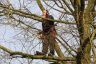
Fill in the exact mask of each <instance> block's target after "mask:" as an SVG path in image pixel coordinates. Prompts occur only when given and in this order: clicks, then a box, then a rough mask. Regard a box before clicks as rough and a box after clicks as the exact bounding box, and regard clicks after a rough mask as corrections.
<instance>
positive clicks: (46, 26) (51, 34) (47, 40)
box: [36, 10, 56, 55]
mask: <svg viewBox="0 0 96 64" xmlns="http://www.w3.org/2000/svg"><path fill="white" fill-rule="evenodd" d="M43 17H44V18H50V19H54V18H53V16H52V15H49V13H48V11H47V10H44V11H43ZM42 29H43V31H42V36H41V38H42V42H43V44H42V45H43V46H42V47H43V49H42V53H40V52H38V51H37V52H36V54H37V55H39V54H44V55H45V54H47V53H48V48H49V50H50V53H49V55H54V42H52V40H55V38H56V30H55V26H54V22H51V21H46V20H43V22H42Z"/></svg>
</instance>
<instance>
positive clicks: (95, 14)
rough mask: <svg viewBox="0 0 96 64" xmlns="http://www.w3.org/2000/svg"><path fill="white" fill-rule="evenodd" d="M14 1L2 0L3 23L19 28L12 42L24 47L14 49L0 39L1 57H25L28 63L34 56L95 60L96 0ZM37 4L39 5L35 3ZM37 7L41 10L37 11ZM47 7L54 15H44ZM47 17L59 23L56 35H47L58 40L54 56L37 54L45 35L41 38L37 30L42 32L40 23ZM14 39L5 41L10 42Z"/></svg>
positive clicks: (69, 62)
mask: <svg viewBox="0 0 96 64" xmlns="http://www.w3.org/2000/svg"><path fill="white" fill-rule="evenodd" d="M14 2H15V0H14V1H13V0H12V1H11V0H0V19H1V22H0V24H1V25H3V26H11V27H13V29H14V30H15V31H16V30H17V31H18V34H15V36H14V38H15V39H14V38H13V40H14V41H15V42H14V41H13V42H12V45H14V44H15V45H17V46H16V49H18V48H21V50H17V51H15V50H12V49H13V48H10V47H9V48H8V47H6V46H4V45H3V44H2V43H1V44H0V59H3V58H5V57H6V58H7V60H5V61H6V62H8V61H9V63H10V62H11V60H12V59H13V58H15V59H23V60H25V59H26V60H28V61H27V63H28V64H31V63H33V60H34V59H43V60H45V59H46V60H47V61H49V62H53V63H54V64H56V63H57V64H90V63H93V64H96V53H95V48H96V44H95V36H96V35H95V34H96V29H95V28H96V26H95V24H96V23H95V22H96V0H51V1H50V0H48V1H46V0H36V1H34V0H18V1H16V3H14ZM36 4H37V7H35V6H34V5H36ZM33 8H34V9H33ZM35 9H36V10H39V11H34V10H35ZM45 9H47V10H48V11H49V13H50V14H51V15H52V16H53V17H54V19H51V18H45V17H43V16H42V11H43V10H45ZM37 12H38V14H37ZM44 20H45V21H49V22H54V23H55V25H56V26H55V29H56V32H57V35H56V39H55V40H53V39H52V37H51V38H50V37H48V38H49V39H48V40H50V42H51V43H55V46H54V47H53V48H54V50H55V51H56V53H55V56H54V57H53V56H47V55H34V54H35V52H36V51H37V50H38V51H41V49H42V45H41V44H42V41H41V40H42V39H40V38H39V36H40V34H38V33H40V32H42V29H41V23H42V22H44ZM39 25H40V26H39ZM11 41H12V40H11ZM11 41H5V42H7V44H10V42H11ZM18 44H19V45H20V46H19V47H18ZM39 45H40V46H39ZM10 46H11V45H10ZM11 47H12V46H11ZM38 47H39V48H38ZM34 50H35V51H34ZM24 58H25V59H24ZM10 59H11V60H10ZM0 62H2V61H0ZM3 62H4V61H3ZM3 62H2V63H3ZM20 62H21V63H22V61H21V60H20ZM23 63H26V62H24V61H23Z"/></svg>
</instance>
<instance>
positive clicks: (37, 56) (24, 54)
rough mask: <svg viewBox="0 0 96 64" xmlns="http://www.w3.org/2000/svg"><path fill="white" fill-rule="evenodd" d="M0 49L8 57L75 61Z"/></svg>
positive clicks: (0, 46) (73, 59)
mask: <svg viewBox="0 0 96 64" xmlns="http://www.w3.org/2000/svg"><path fill="white" fill-rule="evenodd" d="M0 49H2V50H3V51H5V52H7V53H9V54H10V56H13V55H21V56H22V58H28V59H48V60H58V61H75V58H70V57H69V58H68V57H67V58H64V59H62V58H60V57H51V56H45V55H40V56H39V55H31V54H27V53H23V52H18V51H17V52H14V51H12V50H10V49H8V48H6V47H4V46H2V45H0Z"/></svg>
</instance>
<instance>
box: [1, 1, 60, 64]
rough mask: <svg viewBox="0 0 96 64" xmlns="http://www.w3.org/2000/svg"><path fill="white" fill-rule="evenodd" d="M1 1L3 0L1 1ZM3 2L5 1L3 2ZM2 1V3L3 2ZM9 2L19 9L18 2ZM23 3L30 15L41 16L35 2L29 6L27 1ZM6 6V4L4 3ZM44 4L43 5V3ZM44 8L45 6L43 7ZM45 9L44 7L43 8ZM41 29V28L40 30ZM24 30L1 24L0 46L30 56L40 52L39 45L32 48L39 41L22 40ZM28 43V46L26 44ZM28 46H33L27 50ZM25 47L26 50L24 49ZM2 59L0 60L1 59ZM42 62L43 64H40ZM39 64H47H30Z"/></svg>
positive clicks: (17, 60) (14, 60) (19, 61)
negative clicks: (29, 54)
mask: <svg viewBox="0 0 96 64" xmlns="http://www.w3.org/2000/svg"><path fill="white" fill-rule="evenodd" d="M2 1H3V0H2ZM4 1H5V0H4ZM4 1H3V2H4ZM10 2H11V3H12V5H13V6H14V7H15V8H16V9H18V7H19V5H18V4H20V3H19V2H18V0H10ZM25 2H26V3H24V5H25V6H26V5H27V7H28V9H29V10H30V11H31V12H32V13H34V14H37V15H42V13H41V11H40V9H39V7H38V5H37V4H36V1H32V2H31V3H32V5H31V4H29V5H28V3H30V2H27V0H25ZM5 4H6V3H5ZM22 4H23V2H22ZM43 4H44V3H43ZM44 6H45V5H44ZM45 7H46V6H45ZM46 8H48V7H46ZM50 13H51V15H53V16H54V15H55V18H56V17H58V16H59V15H58V13H57V12H52V11H50ZM37 25H38V26H37ZM34 26H35V27H37V28H40V26H41V24H36V25H34ZM40 29H41V28H40ZM23 31H24V30H23V29H21V28H16V27H14V26H10V25H2V24H0V45H3V46H5V47H7V48H9V49H11V50H13V51H22V52H25V53H26V52H28V53H31V54H34V53H35V51H36V50H38V51H39V50H41V44H40V45H38V46H37V47H36V48H34V46H36V44H38V43H39V40H37V39H35V40H34V41H33V42H28V41H31V40H33V39H30V40H24V34H26V33H25V32H23ZM19 33H22V34H19ZM26 35H27V34H26ZM25 37H26V38H27V36H25ZM27 43H28V44H27ZM30 45H33V46H31V47H30V48H29V46H30ZM25 47H26V48H25ZM32 47H33V48H34V49H33V50H31V49H32ZM30 50H31V52H30ZM1 59H2V58H1ZM5 59H6V58H5V57H4V60H5ZM4 60H3V59H2V61H0V63H1V64H3V61H4ZM6 60H7V61H6V62H7V63H10V64H14V63H16V64H20V63H22V59H9V60H8V59H6ZM23 60H24V62H25V64H27V63H26V62H28V60H27V61H25V59H23ZM42 62H43V63H42ZM40 63H42V64H44V63H46V64H48V63H47V62H46V61H44V60H38V61H37V60H33V61H32V64H40Z"/></svg>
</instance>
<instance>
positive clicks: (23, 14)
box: [0, 4, 76, 24]
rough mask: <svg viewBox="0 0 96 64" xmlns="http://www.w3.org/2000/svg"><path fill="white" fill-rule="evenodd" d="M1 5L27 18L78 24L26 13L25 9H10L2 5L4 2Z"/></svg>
mask: <svg viewBox="0 0 96 64" xmlns="http://www.w3.org/2000/svg"><path fill="white" fill-rule="evenodd" d="M0 7H2V8H4V9H8V10H11V11H12V14H16V15H19V16H23V17H26V18H30V19H33V20H38V21H40V22H43V21H42V20H46V21H52V22H58V23H64V24H76V23H75V22H65V21H62V20H53V19H49V18H43V17H42V16H38V15H35V14H29V13H26V12H23V11H20V10H16V9H13V8H10V9H9V7H7V6H5V5H2V4H0Z"/></svg>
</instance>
